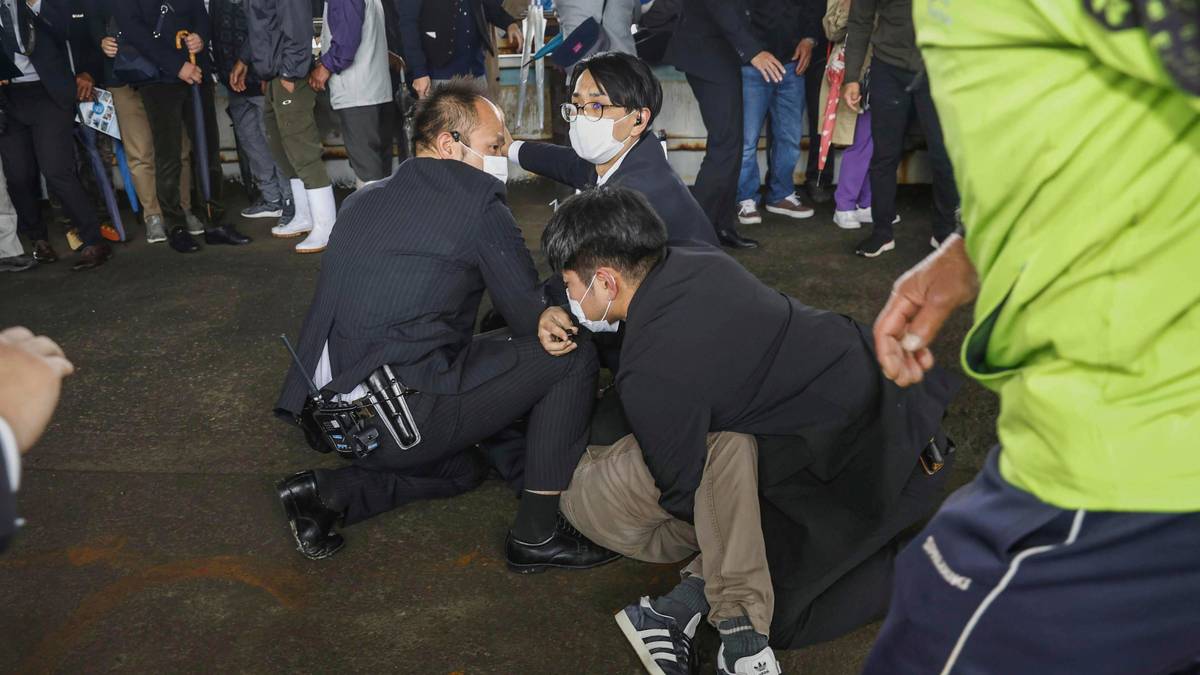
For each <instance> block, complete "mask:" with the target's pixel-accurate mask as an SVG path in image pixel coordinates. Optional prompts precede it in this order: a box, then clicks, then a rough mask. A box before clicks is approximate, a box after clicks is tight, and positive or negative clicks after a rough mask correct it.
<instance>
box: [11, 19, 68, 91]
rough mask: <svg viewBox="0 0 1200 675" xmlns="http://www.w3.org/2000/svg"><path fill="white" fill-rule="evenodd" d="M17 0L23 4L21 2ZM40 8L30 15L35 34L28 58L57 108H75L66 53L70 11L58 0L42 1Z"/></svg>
mask: <svg viewBox="0 0 1200 675" xmlns="http://www.w3.org/2000/svg"><path fill="white" fill-rule="evenodd" d="M14 2H15V0H14ZM17 4H19V5H21V6H22V7H23V6H25V3H24V2H20V3H17ZM41 10H42V11H41V13H40V14H38V15H36V16H35V17H34V18H33V30H34V33H35V38H34V45H33V53H32V54H30V55H29V61H30V63H32V64H33V68H34V70H36V71H37V74H38V77H40V78H41V79H42V86H44V87H45V88H46V92H47V93H48V94H49V95H50V99H51V100H52V101H54V103H55V104H56V105H58V106H59V107H60V108H63V109H64V110H72V109H74V108H75V95H76V91H75V72H74V71H73V70H72V69H71V61H70V58H69V57H68V56H67V39H68V38H69V37H70V30H71V12H70V10H69V9H68V8H67V7H66V6H65V5H64V4H63V3H62V2H51V1H49V0H45V1H43V2H42V7H41ZM6 60H7V59H6Z"/></svg>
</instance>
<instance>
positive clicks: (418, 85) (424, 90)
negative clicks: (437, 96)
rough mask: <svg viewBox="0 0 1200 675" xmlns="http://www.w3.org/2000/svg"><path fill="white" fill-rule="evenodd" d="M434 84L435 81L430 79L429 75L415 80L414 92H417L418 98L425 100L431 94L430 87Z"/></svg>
mask: <svg viewBox="0 0 1200 675" xmlns="http://www.w3.org/2000/svg"><path fill="white" fill-rule="evenodd" d="M432 84H433V80H431V79H429V76H428V75H425V76H424V77H418V78H417V79H415V80H413V91H415V92H417V98H425V96H426V95H428V94H429V87H430V85H432Z"/></svg>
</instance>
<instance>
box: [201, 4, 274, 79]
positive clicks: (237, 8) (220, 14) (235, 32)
mask: <svg viewBox="0 0 1200 675" xmlns="http://www.w3.org/2000/svg"><path fill="white" fill-rule="evenodd" d="M208 14H209V17H210V18H211V20H212V51H213V53H212V56H213V61H214V62H215V63H216V66H217V79H218V80H219V81H220V82H221V83H222V84H224V85H226V89H225V90H226V92H227V93H228V95H229V96H261V95H262V88H261V87H260V86H259V82H260V80H259V79H258V75H257V74H256V73H255V72H254V69H252V68H251V69H249V72H248V73H247V74H246V90H245V91H244V92H242V93H241V94H239V93H237V92H235V91H233V90H232V89H229V87H228V85H229V74H230V73H231V72H232V71H233V66H234V64H235V63H237V62H238V60H239V59H241V56H242V54H243V53H244V51H243V50H244V48H245V45H246V43H247V42H248V41H249V37H250V24H249V20H248V19H247V17H246V0H232V1H231V0H210V1H209V3H208ZM247 65H249V64H247Z"/></svg>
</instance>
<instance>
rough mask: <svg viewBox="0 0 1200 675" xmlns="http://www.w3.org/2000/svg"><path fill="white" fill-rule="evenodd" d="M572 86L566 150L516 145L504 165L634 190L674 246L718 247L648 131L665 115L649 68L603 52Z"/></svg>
mask: <svg viewBox="0 0 1200 675" xmlns="http://www.w3.org/2000/svg"><path fill="white" fill-rule="evenodd" d="M571 81H572V83H573V85H572V93H571V102H570V103H567V104H564V105H563V117H564V119H566V121H567V122H569V123H570V124H571V134H570V136H571V147H569V148H565V147H562V146H558V145H552V144H550V143H537V142H524V141H515V142H513V143H512V144H511V145H510V146H509V150H508V158H509V159H511V160H512V161H513V162H514V163H516V164H519V165H520V166H521V168H522V169H525V170H526V171H530V172H533V173H536V174H541V175H543V176H547V177H549V178H553V179H554V180H556V181H558V182H560V183H566V184H567V185H570V186H571V187H573V188H575V189H577V190H584V189H587V188H590V187H595V186H598V185H623V186H625V187H628V188H630V189H633V190H637V191H638V192H640V193H642V194H643V195H645V197H646V200H647V201H649V202H650V205H651V206H653V207H654V210H655V211H657V212H658V215H659V217H661V218H662V219H663V221H665V222H666V224H667V236H668V237H670V238H671V240H672V241H679V242H683V241H689V240H690V241H698V242H704V243H708V244H712V245H714V246H716V245H717V235H716V233H715V232H713V229H712V228H711V227H710V226H709V223H708V218H707V217H706V216H705V215H704V211H703V210H701V208H700V205H699V204H697V203H696V199H695V198H694V197H692V195H691V193H690V192H689V191H688V189H687V186H686V185H684V183H683V180H681V179H680V178H679V174H677V173H675V169H673V168H671V164H670V162H668V161H667V156H666V153H665V152H663V149H662V146H661V145H660V144H659V142H658V138H657V137H656V136H655V134H654V132H653V131H652V129H651V126H650V125H651V124H652V123H653V122H654V118H655V117H657V116H658V113H659V111H660V110H661V109H662V85H661V84H659V82H658V78H656V77H655V76H654V71H652V70H651V69H650V66H649V65H647V64H646V62H645V61H642V60H641V59H639V58H638V57H636V56H631V55H629V54H624V53H621V52H606V53H603V54H597V55H595V56H591V57H589V58H587V59H584V60H583V61H580V62H579V63H577V64H575V68H574V70H573V71H572V73H571Z"/></svg>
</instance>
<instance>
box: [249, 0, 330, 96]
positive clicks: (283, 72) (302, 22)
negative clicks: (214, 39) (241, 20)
mask: <svg viewBox="0 0 1200 675" xmlns="http://www.w3.org/2000/svg"><path fill="white" fill-rule="evenodd" d="M246 3H247V6H246V8H245V11H246V20H247V26H248V29H249V34H250V39H248V40H246V42H245V43H244V44H243V45H242V51H241V54H240V55H239V57H240V58H241V59H242V61H245V62H246V63H247V64H248V65H249V66H250V70H252V71H253V72H254V74H255V75H257V76H258V77H259V78H260V79H263V80H273V79H275V78H276V77H282V78H284V79H286V80H299V79H302V78H305V77H308V73H309V71H311V70H312V67H313V50H312V41H313V37H314V33H313V6H312V3H310V2H309V0H246Z"/></svg>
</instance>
